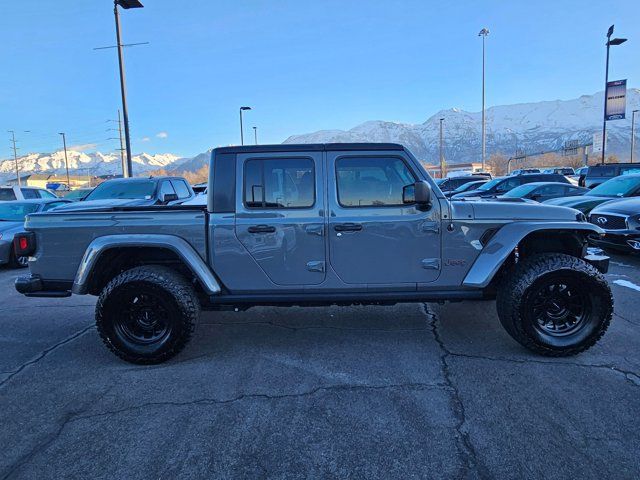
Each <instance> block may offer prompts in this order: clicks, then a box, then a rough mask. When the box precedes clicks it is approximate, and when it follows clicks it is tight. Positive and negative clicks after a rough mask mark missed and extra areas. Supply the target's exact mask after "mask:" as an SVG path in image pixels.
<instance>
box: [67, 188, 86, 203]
mask: <svg viewBox="0 0 640 480" xmlns="http://www.w3.org/2000/svg"><path fill="white" fill-rule="evenodd" d="M91 192H93V187H91V188H76V189H75V190H69V191H68V192H66V193H65V194H64V196H63V198H66V199H67V200H71V201H72V202H78V201H80V200H84V198H85V197H86V196H87V195H89V194H90V193H91Z"/></svg>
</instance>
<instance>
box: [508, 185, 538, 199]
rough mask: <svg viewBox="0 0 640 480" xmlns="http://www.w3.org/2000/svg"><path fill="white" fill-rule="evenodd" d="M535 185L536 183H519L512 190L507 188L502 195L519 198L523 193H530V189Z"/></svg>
mask: <svg viewBox="0 0 640 480" xmlns="http://www.w3.org/2000/svg"><path fill="white" fill-rule="evenodd" d="M536 187H537V185H531V184H529V185H520V186H519V187H516V188H514V189H512V190H509V191H508V192H507V193H505V194H504V195H503V197H509V198H520V197H524V196H525V195H527V194H528V193H530V192H531V191H532V190H534V189H535V188H536Z"/></svg>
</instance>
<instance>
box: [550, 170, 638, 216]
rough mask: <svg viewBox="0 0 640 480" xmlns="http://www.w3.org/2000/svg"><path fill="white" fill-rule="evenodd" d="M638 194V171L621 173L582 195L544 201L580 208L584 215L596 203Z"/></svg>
mask: <svg viewBox="0 0 640 480" xmlns="http://www.w3.org/2000/svg"><path fill="white" fill-rule="evenodd" d="M639 195H640V173H636V174H632V175H623V176H620V177H615V178H612V179H611V180H607V181H606V182H604V183H603V184H602V185H598V186H597V187H595V188H594V189H592V190H589V191H587V192H586V193H585V194H584V195H579V196H576V197H560V198H554V199H552V200H547V201H546V202H544V203H545V204H548V205H559V206H561V207H570V208H575V209H576V210H580V211H581V212H582V213H584V214H585V215H586V214H588V213H589V212H591V210H592V209H593V208H595V207H597V206H598V205H600V204H602V203H605V202H608V201H610V200H614V199H616V198H627V197H636V196H639Z"/></svg>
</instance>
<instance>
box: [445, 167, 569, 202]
mask: <svg viewBox="0 0 640 480" xmlns="http://www.w3.org/2000/svg"><path fill="white" fill-rule="evenodd" d="M533 182H561V183H571V182H569V180H567V177H565V176H564V175H558V174H555V173H527V174H522V175H510V176H508V177H498V178H494V179H493V180H491V181H490V182H487V183H485V184H484V185H482V186H480V187H479V188H477V189H475V190H469V191H468V192H463V193H458V194H456V195H454V196H452V197H451V199H452V200H459V199H461V198H475V197H480V198H496V197H498V196H499V195H504V194H505V193H507V192H508V191H509V190H511V189H513V188H516V187H519V186H520V185H524V184H526V183H533Z"/></svg>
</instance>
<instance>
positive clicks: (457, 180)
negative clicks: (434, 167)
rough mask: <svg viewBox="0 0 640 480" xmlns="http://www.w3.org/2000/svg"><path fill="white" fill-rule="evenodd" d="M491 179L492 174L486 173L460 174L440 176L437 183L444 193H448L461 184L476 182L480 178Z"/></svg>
mask: <svg viewBox="0 0 640 480" xmlns="http://www.w3.org/2000/svg"><path fill="white" fill-rule="evenodd" d="M490 179H491V176H490V175H485V174H482V175H476V174H474V175H460V176H459V177H446V178H440V179H438V180H436V183H437V184H438V187H440V190H441V191H442V193H444V194H446V193H448V192H452V191H454V190H455V189H456V188H458V187H459V186H461V185H464V184H465V183H470V182H475V181H478V180H490Z"/></svg>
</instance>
